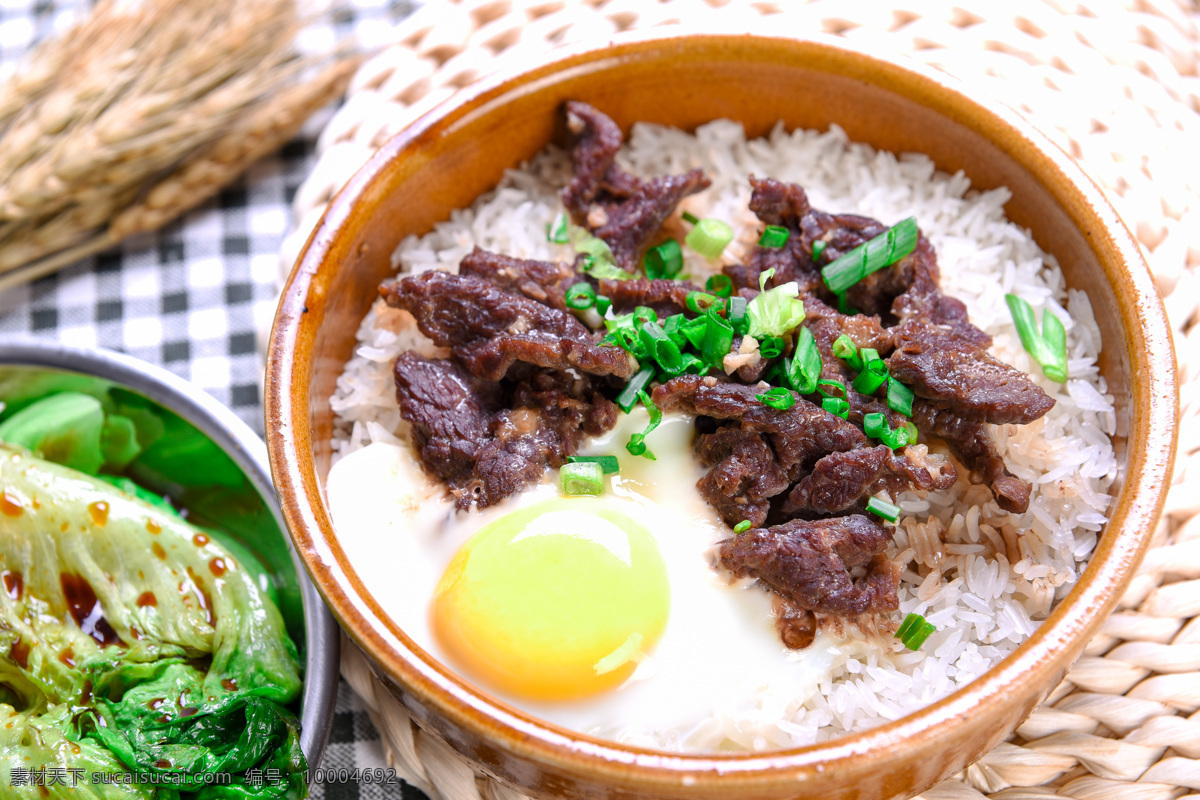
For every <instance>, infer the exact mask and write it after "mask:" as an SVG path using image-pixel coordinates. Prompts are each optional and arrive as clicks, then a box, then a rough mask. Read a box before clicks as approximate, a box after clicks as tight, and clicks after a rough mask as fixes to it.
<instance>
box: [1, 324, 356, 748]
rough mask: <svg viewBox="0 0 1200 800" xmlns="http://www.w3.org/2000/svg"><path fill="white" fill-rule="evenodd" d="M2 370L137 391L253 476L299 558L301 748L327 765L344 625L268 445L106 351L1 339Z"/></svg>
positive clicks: (177, 384) (187, 389) (202, 396)
mask: <svg viewBox="0 0 1200 800" xmlns="http://www.w3.org/2000/svg"><path fill="white" fill-rule="evenodd" d="M0 367H31V368H41V369H50V370H57V371H60V372H72V373H76V374H80V375H90V376H92V377H95V378H101V379H103V380H108V381H112V382H113V383H116V384H119V385H121V386H123V387H125V388H128V389H131V390H133V391H135V392H137V393H138V394H140V395H142V396H143V397H145V398H146V399H148V400H151V401H153V402H155V403H157V404H158V405H160V406H162V407H163V408H166V409H168V410H169V411H172V412H174V413H176V414H178V415H179V416H180V417H182V418H183V419H184V420H186V421H187V422H188V423H190V424H191V425H192V426H193V427H195V428H196V429H197V430H198V431H200V432H201V433H203V434H204V435H205V436H207V437H208V438H209V439H211V440H212V441H213V443H214V444H216V445H217V446H218V447H220V448H221V449H222V450H224V451H225V452H226V453H228V454H229V456H230V457H231V458H232V459H233V460H234V463H236V464H237V466H238V468H239V469H241V470H242V472H243V473H244V474H245V475H246V477H247V478H249V480H250V482H251V484H252V485H253V486H254V488H255V490H256V491H257V492H258V494H259V496H261V497H262V500H263V503H264V504H265V505H266V507H267V509H268V510H269V511H270V512H271V514H272V516H273V517H274V518H275V522H276V524H278V525H279V530H280V533H281V534H285V536H284V538H285V541H286V543H287V546H288V550H289V551H290V552H291V555H292V566H293V567H294V568H295V570H296V578H297V581H298V583H299V586H300V596H301V601H302V605H303V608H304V636H305V661H304V690H303V693H302V694H301V700H300V749H301V750H303V751H304V757H305V758H306V759H307V761H308V768H309V770H310V771H311V770H313V769H315V768H316V767H317V766H318V765H319V764H320V763H321V757H322V755H324V752H325V746H326V744H327V743H328V741H329V731H330V728H331V726H332V725H333V709H334V704H335V702H336V701H337V689H338V664H339V661H340V658H341V635H340V632H339V629H338V625H337V622H336V621H335V620H334V618H333V615H332V614H331V613H330V611H329V609H328V608H327V607H326V606H325V601H324V600H323V599H322V597H321V593H320V592H318V591H317V587H316V586H315V585H313V582H312V580H311V579H310V578H309V575H308V570H307V569H305V567H304V562H303V560H302V559H301V558H300V556H299V555H298V554H297V553H296V548H295V545H294V544H293V543H292V541H291V537H289V536H286V533H287V530H288V529H287V525H286V524H285V523H284V519H283V514H282V513H281V511H280V509H279V503H278V499H277V497H276V494H275V486H274V484H272V483H271V472H270V465H269V463H268V460H267V449H266V444H265V443H264V442H263V440H262V439H261V438H259V436H258V434H256V433H255V432H254V431H253V430H252V429H251V428H250V426H249V425H247V424H246V423H245V422H244V421H243V420H242V419H241V418H240V417H239V416H237V414H235V413H233V411H232V410H230V409H229V408H227V407H226V406H224V405H223V404H221V403H219V402H218V401H217V400H216V398H214V397H213V396H212V395H210V394H208V393H207V392H205V391H204V390H202V389H199V388H197V387H195V386H193V385H192V384H190V383H188V382H187V381H186V380H184V379H183V378H180V377H179V376H177V375H176V374H175V373H173V372H170V371H169V370H167V369H165V368H163V367H159V366H157V365H155V364H151V363H149V362H146V361H142V360H140V359H137V358H134V357H133V356H128V355H125V354H124V353H118V352H116V351H113V350H107V349H104V348H83V347H73V346H70V345H65V344H62V343H60V342H57V341H53V340H48V339H36V338H26V337H16V338H6V337H0Z"/></svg>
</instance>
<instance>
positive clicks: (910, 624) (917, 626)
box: [895, 614, 937, 650]
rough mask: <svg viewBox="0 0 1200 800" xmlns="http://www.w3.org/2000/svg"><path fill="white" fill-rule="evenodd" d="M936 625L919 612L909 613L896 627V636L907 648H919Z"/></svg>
mask: <svg viewBox="0 0 1200 800" xmlns="http://www.w3.org/2000/svg"><path fill="white" fill-rule="evenodd" d="M936 630H937V627H936V626H935V625H934V624H933V623H932V622H929V621H928V620H926V619H925V618H924V617H922V616H921V615H920V614H909V615H908V616H907V617H905V618H904V622H901V623H900V627H899V628H897V629H896V637H895V638H897V639H899V640H900V643H901V644H903V645H904V646H905V647H907V648H908V649H909V650H920V649H921V645H923V644H925V640H926V639H928V638H929V637H930V636H931V635H932V634H933V632H934V631H936Z"/></svg>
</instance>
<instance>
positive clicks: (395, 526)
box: [326, 408, 859, 750]
mask: <svg viewBox="0 0 1200 800" xmlns="http://www.w3.org/2000/svg"><path fill="white" fill-rule="evenodd" d="M647 421H648V416H647V414H646V412H645V410H644V409H642V408H638V409H635V410H634V412H633V413H631V414H628V415H622V417H621V419H620V421H619V422H618V424H617V426H616V427H615V428H614V429H613V430H612V431H610V432H609V433H608V434H606V435H604V436H601V437H597V438H595V439H593V440H591V441H590V442H588V443H587V445H586V447H584V448H583V449H582V450H581V453H582V454H584V455H613V454H615V455H617V456H618V458H619V460H620V472H619V473H617V474H615V475H611V476H606V484H607V485H606V488H605V492H604V494H602V495H601V496H600V497H599V498H595V499H592V498H587V499H586V500H582V501H581V502H579V503H578V505H575V504H576V498H563V497H561V495H560V492H559V489H558V485H557V472H556V471H555V470H548V471H547V474H546V476H545V478H544V480H543V481H542V482H541V483H540V484H538V485H536V486H531V487H529V488H528V489H526V490H525V491H524V492H522V493H520V494H519V495H516V496H513V497H510V498H508V499H506V500H505V501H503V502H501V503H499V504H497V505H496V506H493V507H491V508H488V509H484V510H483V511H471V512H458V511H455V509H454V507H453V503H452V501H451V500H450V499H449V498H448V497H447V496H446V493H445V491H444V489H443V488H442V486H441V484H440V483H439V482H437V481H434V480H431V479H430V478H429V477H428V476H427V475H425V474H424V472H423V471H422V470H421V468H420V466H419V465H418V464H417V463H416V462H415V460H414V458H413V455H412V453H411V451H410V450H409V448H407V447H406V446H402V445H394V444H384V443H375V444H371V445H369V446H367V447H365V448H362V449H360V450H358V451H356V452H354V453H351V454H350V455H348V456H346V457H345V458H343V459H342V460H341V461H339V462H338V463H337V464H335V465H334V467H333V468H332V469H331V470H330V474H329V478H328V481H327V483H326V492H327V496H328V500H329V507H330V511H331V513H332V516H333V520H334V527H335V528H336V530H337V535H338V540H339V542H340V544H341V546H342V548H343V549H344V550H345V552H346V554H347V556H348V557H349V560H350V562H351V564H352V565H353V568H354V570H355V571H356V572H357V573H358V575H359V577H360V579H361V580H362V582H363V584H364V586H365V587H366V589H367V590H368V591H369V592H370V593H371V595H372V596H373V597H374V599H375V600H376V602H378V603H379V605H380V606H381V607H382V608H383V609H384V610H385V611H386V612H387V613H388V614H389V615H390V616H391V617H392V619H393V620H394V621H395V622H396V623H397V624H398V625H400V626H401V627H402V628H403V629H404V630H405V632H407V633H408V634H409V636H411V637H412V639H413V640H414V641H415V642H416V643H417V644H418V645H419V646H421V647H422V648H424V649H425V650H426V651H427V652H428V653H430V654H432V655H433V656H434V657H435V658H437V659H438V660H440V661H442V662H443V663H445V664H447V665H448V666H449V667H450V668H451V669H453V670H454V671H456V672H458V673H459V674H461V675H463V676H464V677H465V678H467V679H468V680H470V681H472V682H473V683H475V684H477V685H478V686H479V687H480V688H482V689H484V690H485V691H487V692H488V693H490V694H492V695H493V696H494V697H496V698H498V699H500V700H502V701H505V702H507V703H509V704H510V705H512V706H514V707H517V708H520V709H523V710H525V711H526V712H529V713H531V714H533V715H535V716H538V717H541V718H542V719H544V720H546V721H549V722H551V723H555V724H558V725H561V726H563V727H566V728H570V729H573V730H576V731H579V732H582V733H587V734H591V735H594V736H598V737H602V738H609V739H615V740H618V741H622V742H626V743H631V744H640V745H644V746H651V747H655V746H663V747H667V748H668V749H676V750H689V749H696V746H695V745H694V743H695V742H711V741H712V740H713V736H712V732H713V730H714V729H718V730H719V729H720V728H721V726H727V725H728V723H729V720H730V719H731V718H733V719H746V720H753V721H754V722H755V724H761V723H762V722H763V721H773V720H787V719H790V718H792V717H793V715H794V714H795V712H796V711H797V709H798V708H799V707H800V705H801V704H802V703H804V702H805V701H806V700H807V699H808V698H809V697H811V696H812V694H813V693H814V692H816V691H817V690H818V685H819V684H820V683H824V682H826V681H828V680H829V679H830V677H831V675H832V674H833V672H834V671H835V670H836V669H837V668H838V667H840V666H841V664H843V663H844V662H845V660H846V657H847V655H848V653H849V651H850V650H854V649H858V647H859V646H858V645H856V644H854V643H851V642H847V641H846V640H844V639H842V638H838V637H835V636H833V635H831V634H830V633H828V632H824V631H822V632H821V633H819V634H818V635H817V638H816V641H815V642H814V643H813V644H812V645H811V646H810V647H808V648H806V649H804V650H802V651H791V650H788V649H787V648H785V647H784V646H783V645H782V643H781V642H780V640H779V635H778V633H777V632H776V630H775V623H774V620H773V618H772V616H771V598H770V595H769V594H768V593H766V592H763V591H762V590H760V589H758V588H757V587H754V586H752V585H748V584H747V583H745V582H739V583H731V582H730V579H729V575H728V573H727V572H725V571H724V570H722V569H720V568H719V567H715V566H714V555H713V545H715V544H716V543H717V542H719V541H720V540H722V539H724V538H726V537H727V536H729V535H730V532H729V528H728V527H727V526H726V525H725V524H724V523H723V522H722V521H721V520H720V519H719V518H718V517H717V515H716V514H715V512H714V511H713V510H712V509H711V508H710V507H709V506H708V504H707V503H705V502H704V500H703V498H701V496H700V494H699V492H698V490H697V489H696V481H697V480H698V479H699V478H700V477H701V475H703V473H704V469H703V468H702V467H700V466H699V465H698V464H697V463H696V460H695V457H694V456H693V454H692V437H693V424H692V419H691V418H690V417H688V416H685V415H666V416H665V417H664V419H663V421H662V424H661V425H660V426H659V427H658V428H657V429H656V430H655V431H653V432H652V433H651V434H650V435H649V436H648V437H647V438H646V443H647V445H648V446H649V448H650V450H651V451H652V452H653V453H654V455H655V456H656V460H654V461H651V460H649V459H646V458H641V457H635V456H631V455H630V454H629V453H628V452H626V450H625V447H624V444H625V442H627V441H629V437H630V435H631V434H633V433H636V432H639V431H641V430H643V429H644V428H645V426H646V424H647ZM531 508H533V509H534V510H533V512H532V516H534V517H536V516H537V515H538V509H546V510H548V511H550V512H552V513H562V512H564V511H568V512H572V513H575V509H578V513H579V514H581V515H582V516H581V517H580V519H582V518H583V517H586V516H588V515H591V516H596V515H597V514H599V515H600V516H607V517H608V518H610V519H613V520H619V519H621V518H625V519H630V520H633V521H635V522H636V525H631V526H626V527H629V528H639V529H641V530H642V531H644V532H648V534H649V536H650V537H652V538H653V541H652V542H649V543H648V546H650V547H652V548H654V547H656V549H657V554H658V555H659V556H661V564H662V565H663V566H665V576H666V591H667V592H668V593H669V598H666V601H665V602H663V603H661V614H662V615H665V620H664V621H663V625H662V626H661V628H660V629H657V630H661V634H658V633H657V632H656V633H655V634H654V635H655V636H657V642H653V641H651V640H650V639H651V638H653V637H646V640H645V641H643V637H640V635H639V637H636V638H631V639H630V641H631V642H632V643H633V644H632V645H628V646H626V647H624V649H622V648H620V647H618V648H617V649H616V651H613V650H612V648H611V647H610V646H608V645H605V646H603V647H600V649H599V650H591V649H588V648H587V647H586V646H584V645H580V646H578V647H577V648H576V651H577V652H578V658H577V659H576V660H577V661H581V662H582V663H591V662H590V661H589V659H593V660H594V659H595V655H596V654H597V653H599V652H600V651H601V650H603V651H604V652H605V653H608V654H609V656H610V657H609V658H608V660H607V661H603V660H602V661H599V662H597V663H599V664H600V665H601V666H599V667H597V668H596V672H597V673H599V672H601V671H603V672H605V673H606V674H608V673H611V672H613V670H614V669H615V667H621V668H622V672H621V676H622V681H621V682H620V683H619V684H618V685H615V686H614V685H611V683H612V681H607V682H606V685H604V686H595V685H592V684H590V683H587V682H576V683H575V684H573V685H572V686H570V687H568V690H567V691H563V692H557V693H554V694H555V695H556V696H557V697H558V698H560V699H546V698H545V697H539V696H537V695H539V692H538V691H537V690H536V689H533V690H531V689H530V685H531V684H536V681H531V682H526V684H521V683H520V682H517V683H514V682H513V681H511V680H507V679H506V678H505V675H506V674H508V675H511V674H512V672H513V668H512V666H511V663H519V662H511V663H510V662H508V661H505V659H510V658H518V659H519V658H525V659H526V662H525V663H526V664H531V665H533V668H534V669H537V668H539V667H542V666H545V668H546V669H550V666H549V662H556V663H557V662H561V661H563V660H564V659H566V660H567V661H569V660H570V658H571V657H572V654H571V653H566V654H565V655H564V654H563V653H562V652H560V651H561V650H562V648H558V647H556V646H555V645H554V644H552V643H550V642H551V641H552V639H548V638H547V637H546V636H544V635H541V634H533V633H527V632H523V631H528V630H533V629H536V627H537V626H536V625H534V626H532V627H522V626H520V625H518V626H515V627H513V631H514V632H512V633H511V634H510V633H505V634H496V635H495V636H494V637H493V638H494V641H491V642H488V641H481V637H482V639H486V638H487V637H488V636H489V635H490V634H487V633H481V632H485V631H488V630H491V629H492V627H493V621H492V620H491V619H490V618H488V617H487V615H488V614H489V613H490V612H488V611H483V612H479V611H472V610H471V609H472V608H475V609H477V610H478V609H480V608H488V607H489V606H488V603H489V602H491V601H490V600H489V601H487V602H483V601H477V600H471V599H467V600H462V602H457V601H456V602H455V603H454V606H455V607H454V609H453V610H452V611H451V612H449V616H447V613H446V612H445V610H444V609H442V610H441V611H438V610H437V609H436V606H437V605H438V604H439V603H441V604H443V605H444V601H442V600H439V601H438V603H435V598H439V596H440V595H444V592H445V590H446V586H447V585H448V584H446V583H445V582H443V576H444V575H446V574H447V568H448V567H450V566H451V564H452V562H454V563H455V564H456V565H457V566H456V567H454V568H453V569H451V570H450V578H448V580H449V579H452V578H454V577H455V576H458V575H459V572H458V570H459V569H460V568H461V566H462V563H463V562H464V561H465V560H466V559H467V558H468V556H470V555H471V551H472V550H474V549H475V548H476V547H477V545H478V542H479V540H478V539H475V540H473V538H472V537H475V536H476V534H477V533H479V532H480V531H482V530H484V529H485V528H488V527H489V526H491V527H490V530H493V531H494V530H500V531H502V533H501V534H500V536H499V539H500V541H499V545H507V544H508V543H509V542H510V541H512V540H513V539H514V537H516V538H522V537H520V535H519V533H517V532H515V529H513V526H512V525H511V524H509V523H508V522H506V521H505V518H506V517H509V518H511V520H510V522H511V521H519V522H520V524H521V525H527V524H528V522H529V520H528V518H529V517H530V516H531V512H530V511H529V509H531ZM593 512H595V513H593ZM514 515H515V516H514ZM563 527H564V526H563V525H558V528H559V529H561V528H563ZM566 527H572V528H574V527H576V526H573V525H572V526H566ZM601 527H603V525H601ZM618 527H620V526H618ZM505 531H506V532H505ZM610 533H611V532H610ZM597 535H599V534H597ZM605 535H606V536H607V535H610V534H605ZM613 535H615V534H613ZM641 535H642V534H640V533H638V534H634V535H633V538H632V539H631V540H630V541H632V542H633V543H634V547H635V548H636V547H642V546H643V544H641V543H640V539H639V538H638V537H640V536H641ZM485 538H495V537H494V536H493V537H485ZM523 538H525V539H527V538H528V535H526V536H525V537H523ZM576 538H581V540H585V541H588V542H591V543H592V544H594V543H595V542H597V541H599V540H598V539H596V536H593V535H591V534H586V535H582V536H581V537H576ZM618 538H619V536H618ZM468 543H472V544H471V545H470V546H469V547H467V548H464V545H468ZM555 546H557V545H555ZM568 547H570V546H569V545H568ZM618 549H619V548H618ZM504 550H505V548H504V547H502V546H499V547H493V548H491V550H490V551H489V552H490V553H491V554H490V555H489V556H488V558H489V559H500V560H499V561H496V562H495V563H493V564H491V566H490V567H488V568H487V569H484V570H483V571H481V572H480V573H479V576H480V578H479V582H478V584H477V586H479V587H482V589H481V591H483V590H486V591H491V592H492V594H491V595H487V597H490V598H492V599H494V598H496V597H499V598H501V599H502V600H503V598H504V597H506V596H508V595H509V594H511V593H512V591H513V590H512V589H511V586H510V585H511V584H520V583H521V582H520V581H513V580H510V581H508V583H507V584H506V585H498V584H501V583H503V581H501V580H499V579H496V578H494V577H490V576H495V575H502V574H504V572H505V569H506V565H505V562H504V561H503V559H505V558H507V557H508V556H507V555H506V554H505V552H504ZM610 550H611V548H610ZM570 552H571V553H575V551H574V550H571V551H570ZM597 552H599V551H597ZM614 552H615V551H614ZM456 555H457V556H458V559H457V560H456ZM559 555H561V553H559V552H558V551H554V552H551V553H550V555H548V556H544V557H545V558H551V559H553V558H557V557H559ZM571 557H574V555H572V556H571ZM641 557H642V558H644V559H645V560H648V561H651V562H652V561H654V559H653V557H652V556H650V555H647V554H645V553H643V555H642V556H641ZM576 570H578V568H577V567H576ZM597 572H598V573H602V574H601V575H600V576H599V577H596V579H595V582H594V585H593V586H592V587H591V588H590V589H589V591H593V594H592V595H591V596H592V597H593V598H594V597H596V596H609V597H613V596H615V593H620V592H622V591H628V585H629V584H627V583H626V584H622V582H621V581H622V580H624V578H622V577H620V576H621V575H622V574H623V573H622V572H621V571H620V570H617V571H615V572H613V571H612V570H608V571H605V570H603V569H598V570H597ZM609 574H611V575H616V576H618V577H616V578H612V579H611V580H613V581H615V583H614V585H612V586H608V585H607V584H606V583H605V582H606V581H609V580H610V578H607V577H604V576H605V575H609ZM657 574H658V573H656V572H655V571H654V569H652V568H648V570H647V571H644V572H642V573H639V575H640V576H641V577H639V579H638V580H639V582H649V583H652V584H653V583H654V582H655V581H657V580H659V578H657V577H655V576H656V575H657ZM647 575H649V576H651V577H649V578H646V577H645V576H647ZM626 577H628V576H626ZM439 583H442V586H441V589H440V590H439ZM606 590H611V591H609V592H608V594H607V595H605V591H606ZM577 594H578V595H579V596H580V597H584V596H585V595H586V592H584V591H583V590H580V591H579V592H577ZM647 597H649V598H651V599H649V600H645V601H643V602H642V605H647V606H650V607H651V609H650V611H649V612H648V613H647V614H644V615H642V616H641V617H637V615H636V614H632V612H630V611H629V609H628V608H626V609H624V610H621V608H619V606H620V604H619V603H605V602H600V603H596V602H590V603H589V602H587V601H581V603H582V605H583V606H584V608H583V609H582V610H581V611H580V612H579V613H580V614H581V615H582V616H581V617H571V618H570V619H577V618H580V619H583V620H584V623H583V625H584V627H585V628H587V629H589V630H592V629H594V630H596V631H603V632H604V635H609V636H616V637H617V638H616V639H611V638H610V639H609V640H606V641H617V640H622V641H623V639H622V637H623V636H624V635H625V632H630V631H635V628H636V629H637V630H651V629H655V624H656V622H655V621H654V620H655V618H656V616H657V615H659V613H660V612H659V602H658V600H656V599H653V598H654V597H655V594H654V592H653V591H651V592H650V594H648V595H647ZM460 599H461V598H460ZM517 605H519V602H518V603H517ZM597 605H598V606H599V607H598V608H597V607H595V606H597ZM668 609H669V610H668ZM631 614H632V616H631ZM635 617H637V619H636V620H635V619H634V618H635ZM439 625H441V626H443V630H442V631H441V634H440V635H439V634H438V632H437V630H436V629H437V627H438V626H439ZM631 626H632V627H631ZM638 626H640V627H638ZM447 631H458V632H460V633H462V632H463V631H466V633H462V635H461V636H459V637H458V638H457V640H455V636H453V635H447ZM598 635H599V634H598ZM472 642H481V644H480V647H479V648H472V647H471V646H470V645H471V643H472ZM447 645H449V646H447ZM633 645H637V646H633ZM572 647H574V645H572ZM497 648H498V649H497ZM472 649H476V650H478V652H475V653H474V654H472V653H471V652H469V651H470V650H472ZM497 653H500V655H499V656H498V655H497ZM501 662H504V663H509V664H510V666H508V667H505V666H504V663H501ZM626 662H628V663H626ZM614 665H615V666H614ZM575 666H578V665H577V664H576V665H575ZM555 674H558V673H555ZM575 674H578V673H575ZM572 680H575V679H572ZM743 746H744V745H743Z"/></svg>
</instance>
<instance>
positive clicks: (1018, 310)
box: [1004, 294, 1068, 383]
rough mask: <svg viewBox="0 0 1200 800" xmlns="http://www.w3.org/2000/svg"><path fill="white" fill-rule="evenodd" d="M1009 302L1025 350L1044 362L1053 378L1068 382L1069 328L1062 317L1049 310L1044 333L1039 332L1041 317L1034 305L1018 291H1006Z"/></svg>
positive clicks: (1035, 359)
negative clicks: (1039, 317)
mask: <svg viewBox="0 0 1200 800" xmlns="http://www.w3.org/2000/svg"><path fill="white" fill-rule="evenodd" d="M1004 299H1005V301H1006V302H1007V303H1008V310H1009V312H1010V313H1011V314H1012V318H1013V324H1014V325H1016V326H1017V334H1018V335H1019V336H1020V337H1021V344H1022V345H1024V346H1025V351H1026V352H1028V353H1029V355H1031V356H1033V360H1034V361H1036V362H1038V363H1039V364H1041V365H1042V372H1044V373H1045V375H1046V377H1047V378H1049V379H1050V380H1052V381H1058V382H1059V383H1066V380H1067V377H1068V375H1067V331H1066V329H1065V328H1064V327H1063V324H1062V320H1060V319H1059V318H1058V317H1057V316H1055V315H1054V314H1052V313H1051V312H1050V311H1049V309H1047V310H1046V311H1043V312H1042V332H1041V334H1039V333H1038V328H1037V319H1036V318H1035V317H1034V315H1033V306H1031V305H1029V302H1028V301H1027V300H1025V299H1024V298H1021V297H1017V296H1016V295H1015V294H1006V295H1005V296H1004Z"/></svg>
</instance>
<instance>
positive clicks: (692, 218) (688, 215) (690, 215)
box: [679, 211, 700, 225]
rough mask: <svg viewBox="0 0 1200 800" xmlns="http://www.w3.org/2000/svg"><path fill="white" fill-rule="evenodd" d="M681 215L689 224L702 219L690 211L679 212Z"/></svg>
mask: <svg viewBox="0 0 1200 800" xmlns="http://www.w3.org/2000/svg"><path fill="white" fill-rule="evenodd" d="M679 216H681V217H683V221H684V222H686V223H688V224H689V225H695V224H696V223H697V222H699V221H700V218H699V217H697V216H696V215H695V214H693V213H692V212H690V211H681V212H679Z"/></svg>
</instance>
